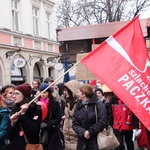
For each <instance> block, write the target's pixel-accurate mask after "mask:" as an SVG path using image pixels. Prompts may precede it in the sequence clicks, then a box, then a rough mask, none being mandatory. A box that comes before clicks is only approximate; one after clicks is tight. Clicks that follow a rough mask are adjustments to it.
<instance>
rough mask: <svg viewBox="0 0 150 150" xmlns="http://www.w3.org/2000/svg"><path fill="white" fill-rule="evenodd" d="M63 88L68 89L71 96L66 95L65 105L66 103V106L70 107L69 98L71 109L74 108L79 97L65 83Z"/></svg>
mask: <svg viewBox="0 0 150 150" xmlns="http://www.w3.org/2000/svg"><path fill="white" fill-rule="evenodd" d="M63 90H66V91H67V92H68V94H69V96H70V97H69V98H66V97H65V99H66V102H65V105H66V107H68V104H67V101H68V100H69V102H70V110H72V109H73V106H74V104H75V101H76V99H77V98H76V96H75V95H74V94H73V92H72V91H71V90H70V89H69V88H68V87H67V86H65V85H64V87H63Z"/></svg>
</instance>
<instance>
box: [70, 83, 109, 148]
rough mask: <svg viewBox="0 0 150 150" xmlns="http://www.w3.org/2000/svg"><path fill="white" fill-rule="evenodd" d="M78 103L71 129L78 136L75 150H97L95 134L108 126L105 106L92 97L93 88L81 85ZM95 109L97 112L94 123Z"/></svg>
mask: <svg viewBox="0 0 150 150" xmlns="http://www.w3.org/2000/svg"><path fill="white" fill-rule="evenodd" d="M77 97H78V100H79V102H78V103H77V105H76V108H75V110H74V114H73V123H72V127H73V130H74V131H75V133H76V134H77V136H78V142H77V148H76V149H77V150H98V145H97V134H98V133H99V132H100V131H103V130H104V128H106V127H107V126H108V124H107V111H106V108H105V106H104V105H103V104H102V103H101V102H99V103H97V97H96V96H94V92H93V87H92V86H91V85H89V84H83V85H81V86H80V87H79V89H78V92H77ZM95 107H96V109H97V112H98V117H97V119H98V121H96V112H95Z"/></svg>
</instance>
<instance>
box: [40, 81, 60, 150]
mask: <svg viewBox="0 0 150 150" xmlns="http://www.w3.org/2000/svg"><path fill="white" fill-rule="evenodd" d="M48 86H50V85H49V84H47V83H42V84H41V85H40V87H39V90H40V92H42V91H43V90H45V89H46V88H48ZM39 101H41V102H44V103H45V104H46V105H47V107H48V114H47V116H46V118H45V119H44V120H43V122H42V125H41V128H48V133H49V138H48V145H43V146H44V150H62V143H61V138H60V129H59V125H60V122H61V111H60V105H59V102H58V101H56V100H55V99H54V97H53V95H52V91H51V88H48V89H47V90H45V91H44V92H43V93H42V94H41V96H40V97H39Z"/></svg>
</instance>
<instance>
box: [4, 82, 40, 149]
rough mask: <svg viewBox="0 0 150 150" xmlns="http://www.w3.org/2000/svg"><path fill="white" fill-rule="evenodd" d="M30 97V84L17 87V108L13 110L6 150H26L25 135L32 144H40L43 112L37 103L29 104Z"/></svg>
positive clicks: (15, 95) (15, 93)
mask: <svg viewBox="0 0 150 150" xmlns="http://www.w3.org/2000/svg"><path fill="white" fill-rule="evenodd" d="M30 95H31V86H30V85H29V84H21V85H18V86H16V88H15V91H14V99H15V106H14V107H13V108H12V110H11V116H10V124H9V127H8V131H7V136H6V137H7V144H8V145H7V147H6V150H25V147H26V141H25V138H24V135H25V136H26V138H27V140H28V142H29V143H30V144H38V143H39V132H40V125H41V121H42V111H41V107H40V106H39V105H37V104H36V103H34V102H33V103H31V104H30V105H29V104H28V102H29V101H30ZM22 129H23V130H22Z"/></svg>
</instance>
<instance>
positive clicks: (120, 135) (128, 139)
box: [114, 129, 134, 150]
mask: <svg viewBox="0 0 150 150" xmlns="http://www.w3.org/2000/svg"><path fill="white" fill-rule="evenodd" d="M114 134H115V135H116V137H117V139H118V141H119V142H120V145H119V146H118V147H117V148H115V149H114V150H125V144H124V139H125V143H126V146H127V150H134V143H133V141H132V136H133V131H132V130H130V131H127V130H126V131H121V132H119V131H118V130H116V129H114Z"/></svg>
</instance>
